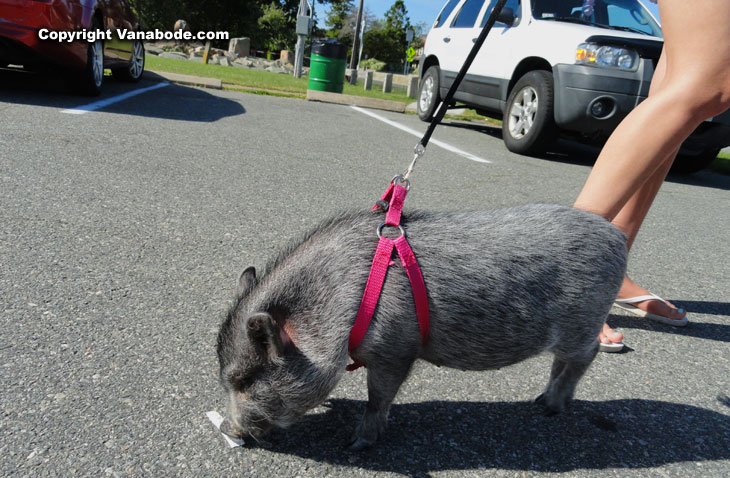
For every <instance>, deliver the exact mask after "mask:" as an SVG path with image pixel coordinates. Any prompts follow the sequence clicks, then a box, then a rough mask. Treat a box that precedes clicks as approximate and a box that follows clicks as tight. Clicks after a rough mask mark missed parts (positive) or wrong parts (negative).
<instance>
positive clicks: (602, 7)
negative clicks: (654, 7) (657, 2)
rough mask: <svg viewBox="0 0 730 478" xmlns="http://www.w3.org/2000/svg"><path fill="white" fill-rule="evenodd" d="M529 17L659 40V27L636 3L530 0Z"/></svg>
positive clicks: (625, 0) (620, 0)
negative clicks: (640, 34)
mask: <svg viewBox="0 0 730 478" xmlns="http://www.w3.org/2000/svg"><path fill="white" fill-rule="evenodd" d="M532 16H533V17H535V19H536V20H552V21H561V22H569V23H581V24H585V25H594V26H597V27H601V28H609V29H612V30H621V31H629V32H634V33H642V34H645V35H652V36H656V37H660V38H661V37H662V30H661V27H660V26H659V25H658V24H657V23H656V22H655V21H654V19H653V18H652V16H651V15H650V14H649V12H648V11H647V10H646V9H645V8H644V6H643V5H641V4H640V3H639V2H638V0H532Z"/></svg>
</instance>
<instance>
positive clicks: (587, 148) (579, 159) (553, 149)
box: [443, 120, 730, 191]
mask: <svg viewBox="0 0 730 478" xmlns="http://www.w3.org/2000/svg"><path fill="white" fill-rule="evenodd" d="M443 125H444V126H448V127H452V128H461V129H468V130H472V131H475V132H479V133H484V134H487V135H489V136H491V137H493V138H497V139H499V140H501V139H502V129H501V128H500V127H498V126H493V125H487V124H484V123H478V122H466V121H454V120H444V122H443ZM600 152H601V148H600V147H599V146H596V145H591V144H583V143H580V142H578V141H571V140H569V139H558V140H557V141H556V142H555V144H553V145H552V146H550V150H549V151H548V152H547V153H545V154H543V155H541V156H538V158H539V159H546V160H548V161H554V162H558V163H564V164H573V165H578V166H585V167H588V168H592V167H593V164H594V163H595V162H596V159H597V158H598V155H599V154H600ZM667 181H668V182H674V183H679V184H686V185H689V186H701V187H709V188H714V189H721V190H726V191H730V176H724V175H721V174H717V173H714V172H712V171H709V170H703V171H699V172H697V173H694V174H676V173H670V174H669V176H667Z"/></svg>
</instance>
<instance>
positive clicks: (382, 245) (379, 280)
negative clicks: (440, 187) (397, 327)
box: [347, 0, 593, 371]
mask: <svg viewBox="0 0 730 478" xmlns="http://www.w3.org/2000/svg"><path fill="white" fill-rule="evenodd" d="M506 3H507V0H497V3H496V5H495V6H494V8H492V12H491V13H490V14H489V18H488V19H487V22H486V23H485V24H484V27H483V28H482V31H481V33H480V34H479V37H477V38H476V40H475V42H474V46H472V48H471V51H470V52H469V54H468V55H467V57H466V60H465V61H464V64H463V65H462V67H461V69H460V70H459V73H458V74H457V75H456V78H454V81H453V82H452V83H451V87H450V88H449V92H448V93H447V94H446V97H445V98H444V100H443V101H442V102H441V106H440V107H439V108H438V111H437V112H436V114H435V115H434V117H433V119H432V120H431V124H430V125H429V126H428V128H427V129H426V133H425V134H424V135H423V138H421V141H420V142H419V143H418V144H417V145H416V151H415V153H416V156H415V157H414V158H413V161H412V162H411V165H410V166H409V167H408V170H407V171H406V173H405V174H404V175H403V176H396V177H395V178H393V180H392V181H391V183H390V187H388V189H387V190H386V191H385V194H384V195H383V197H382V198H381V201H388V202H389V204H390V206H389V208H388V212H387V214H386V217H385V222H384V223H382V224H381V225H380V226H379V227H378V237H380V242H378V247H377V249H376V250H375V257H373V265H372V267H371V268H370V276H369V277H368V282H367V285H366V286H365V293H364V294H363V296H362V301H361V302H360V310H358V311H357V318H356V319H355V325H354V326H353V327H352V331H351V332H350V340H349V343H348V349H349V351H350V357H352V353H353V351H354V350H355V349H356V348H357V347H358V346H359V345H360V343H361V342H362V340H363V338H364V337H365V334H366V333H367V331H368V327H369V326H370V319H372V317H373V313H374V312H375V307H376V306H377V305H378V299H379V298H380V292H381V290H382V289H383V281H385V275H386V274H387V273H388V266H390V265H393V264H394V262H393V261H392V260H390V258H391V256H392V254H393V249H394V248H395V250H396V251H398V255H399V256H400V258H401V262H402V263H403V267H404V268H405V269H406V273H407V274H408V280H410V281H411V290H412V292H413V300H414V301H415V303H416V315H417V316H418V325H419V327H420V328H421V340H422V341H423V343H426V340H427V339H428V322H429V318H428V297H427V295H426V285H425V284H424V283H423V276H422V275H421V269H420V268H419V267H418V262H417V261H416V256H414V255H413V251H412V250H411V246H409V245H408V241H407V240H406V236H405V232H404V231H403V228H402V227H401V226H400V216H401V209H402V208H403V200H404V199H405V197H406V193H407V192H408V189H407V188H405V187H403V186H401V185H400V184H398V183H399V182H402V183H404V184H410V183H409V182H408V177H409V176H410V174H411V172H412V171H413V167H414V166H415V164H416V161H417V160H418V159H419V158H420V157H421V156H423V153H424V152H425V150H426V146H427V145H428V142H429V140H430V139H431V135H432V134H433V131H434V130H435V129H436V125H438V124H439V123H440V122H441V120H442V119H443V118H444V115H446V110H448V109H449V106H450V105H452V104H453V103H452V100H453V99H454V94H455V93H456V89H457V88H458V87H459V85H460V84H461V81H462V80H463V79H464V77H465V76H466V72H467V71H468V70H469V67H470V66H471V64H472V62H473V61H474V58H476V56H477V52H478V51H479V48H481V46H482V45H483V44H484V41H485V40H486V39H487V35H488V34H489V31H490V30H491V29H492V27H493V26H494V24H495V23H496V22H497V17H498V16H499V14H500V12H501V11H502V8H504V5H505V4H506ZM585 3H586V4H591V5H592V4H593V1H592V0H591V1H586V2H585ZM396 179H398V180H396ZM377 208H379V206H378V205H376V206H374V207H373V209H377ZM386 225H387V226H395V227H398V228H399V229H400V230H401V236H400V237H399V238H398V239H396V240H391V239H388V238H386V237H383V236H382V235H381V234H380V232H381V231H382V229H383V226H386ZM352 360H353V362H354V363H353V364H351V365H348V366H347V370H350V371H352V370H355V369H357V368H360V367H362V366H365V364H363V363H361V362H359V361H358V360H355V358H353V359H352Z"/></svg>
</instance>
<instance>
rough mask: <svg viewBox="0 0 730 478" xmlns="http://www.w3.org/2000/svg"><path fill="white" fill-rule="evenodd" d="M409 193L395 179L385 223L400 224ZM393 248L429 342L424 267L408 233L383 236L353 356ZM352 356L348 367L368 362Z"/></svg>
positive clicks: (361, 311) (356, 330) (387, 198)
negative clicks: (417, 257)
mask: <svg viewBox="0 0 730 478" xmlns="http://www.w3.org/2000/svg"><path fill="white" fill-rule="evenodd" d="M407 193H408V190H407V189H406V188H404V187H403V186H401V185H400V184H393V183H391V185H390V186H389V187H388V189H387V190H386V191H385V194H384V195H383V197H382V198H381V200H383V201H389V202H390V206H389V207H388V212H387V214H386V217H385V222H384V224H387V225H389V226H397V227H399V226H400V219H401V211H402V209H403V201H404V200H405V197H406V194H407ZM377 207H378V206H377V205H376V206H373V209H377ZM393 249H395V250H396V252H397V253H398V255H399V256H400V258H401V263H402V264H403V268H404V269H405V270H406V274H407V275H408V280H409V281H410V283H411V290H412V292H413V300H414V302H415V305H416V315H417V317H418V326H419V328H420V329H421V340H422V342H423V343H424V344H425V343H426V340H428V331H429V312H428V295H427V294H426V284H425V283H424V281H423V275H422V274H421V269H420V267H419V266H418V261H417V260H416V256H415V254H413V250H412V249H411V246H410V244H408V240H407V239H406V237H405V235H402V236H400V237H399V238H398V239H395V240H392V239H388V238H387V237H382V236H381V237H380V241H379V242H378V246H377V248H376V249H375V256H374V257H373V263H372V266H371V267H370V276H369V277H368V281H367V284H366V285H365V292H364V293H363V296H362V300H361V301H360V309H359V310H358V311H357V317H356V318H355V324H354V325H353V327H352V331H351V332H350V338H349V341H348V350H349V352H350V357H352V353H353V351H354V350H355V349H356V348H357V347H358V346H359V345H360V343H361V342H362V340H363V339H364V338H365V334H366V333H367V331H368V328H369V327H370V321H371V319H372V317H373V314H374V313H375V308H376V307H377V305H378V300H379V299H380V293H381V291H382V290H383V282H384V281H385V276H386V275H387V273H388V267H389V266H390V265H393V264H394V263H393V261H392V260H391V256H392V255H393ZM352 360H353V363H352V364H350V365H348V366H347V370H348V371H353V370H357V369H358V368H360V367H363V366H365V364H363V363H362V362H359V361H358V360H355V359H354V358H353V359H352Z"/></svg>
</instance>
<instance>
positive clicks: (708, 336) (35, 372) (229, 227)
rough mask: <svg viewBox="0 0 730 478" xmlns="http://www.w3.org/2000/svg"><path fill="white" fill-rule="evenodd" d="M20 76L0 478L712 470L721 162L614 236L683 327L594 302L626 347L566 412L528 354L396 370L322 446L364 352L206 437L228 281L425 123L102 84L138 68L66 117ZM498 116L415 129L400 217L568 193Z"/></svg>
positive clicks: (588, 155)
mask: <svg viewBox="0 0 730 478" xmlns="http://www.w3.org/2000/svg"><path fill="white" fill-rule="evenodd" d="M19 75H20V74H18V73H8V72H0V82H3V83H2V84H3V86H2V88H1V89H0V125H1V127H0V205H1V207H0V222H1V223H2V228H0V307H1V310H2V316H1V319H0V324H1V325H2V330H3V333H2V340H1V341H0V358H1V364H2V374H1V375H0V411H1V412H2V420H0V456H2V459H1V460H0V475H2V476H34V477H43V476H94V477H98V476H121V477H125V476H155V477H160V476H190V477H193V476H194V477H200V476H257V477H261V476H265V477H274V476H287V477H296V476H298V477H321V476H332V477H350V476H368V477H369V476H382V477H385V476H388V477H391V476H434V477H464V476H468V477H471V476H473V477H483V476H498V477H502V476H504V477H523V476H541V477H542V476H561V477H599V476H600V477H606V476H616V477H646V476H650V477H654V476H656V477H671V476H682V477H684V476H692V477H723V476H728V475H730V397H729V396H728V395H730V378H729V377H730V373H729V372H730V354H729V353H728V343H730V288H729V287H728V275H729V274H728V273H729V271H730V266H728V261H727V255H728V238H729V237H730V221H728V220H727V211H726V210H727V207H728V204H730V202H729V201H728V199H729V198H730V177H728V176H721V175H718V174H716V173H713V172H710V171H703V172H700V173H698V174H696V175H693V176H690V177H670V178H669V180H668V181H667V183H666V184H665V185H664V187H663V188H662V190H661V191H660V193H659V196H658V198H657V200H656V203H655V205H654V207H653V208H652V210H651V212H650V214H649V216H648V218H647V220H646V222H645V225H644V228H643V229H642V232H641V234H640V236H639V238H638V240H637V242H636V244H635V246H634V248H633V250H632V254H631V261H630V265H629V272H630V274H631V276H632V277H633V278H634V279H635V280H637V281H638V282H639V283H641V284H643V285H644V286H646V287H648V288H649V289H651V290H652V291H654V292H656V293H657V294H659V295H662V296H663V297H665V298H667V299H669V300H671V301H673V302H674V303H675V304H677V305H679V306H682V307H684V308H686V309H687V310H689V314H690V321H691V323H690V325H689V326H688V327H686V328H684V329H677V328H672V327H668V326H663V325H658V324H654V323H649V322H646V321H643V320H641V319H635V318H629V317H627V316H625V315H622V314H621V313H620V312H616V311H614V312H615V315H613V314H612V315H611V317H610V323H611V324H612V325H613V326H615V327H617V328H619V329H620V330H621V331H622V332H623V333H624V335H625V337H626V339H625V342H626V344H627V345H628V346H629V349H628V350H627V352H626V353H621V354H599V356H598V357H597V359H596V360H595V362H594V364H593V365H592V367H591V368H590V369H589V371H588V373H587V375H586V376H585V378H584V379H583V380H582V382H581V383H580V385H579V387H578V391H577V394H576V400H575V401H574V402H573V403H572V405H571V407H570V409H569V410H568V411H567V412H565V413H563V414H561V415H559V416H557V417H551V418H546V417H544V416H542V415H540V413H539V410H538V409H537V407H536V406H535V405H534V404H533V403H532V400H533V399H534V398H535V397H536V396H537V395H538V394H539V393H540V392H541V391H542V388H543V387H544V385H545V383H546V381H547V377H548V373H549V366H550V357H547V356H541V357H537V358H534V359H531V360H528V361H526V362H523V363H521V364H518V365H515V366H512V367H508V368H505V369H502V370H499V371H495V372H483V373H471V372H459V371H455V370H449V369H445V368H437V367H434V366H432V365H429V364H426V363H418V364H417V365H416V367H415V369H414V370H413V372H412V375H411V377H410V378H409V380H408V381H407V382H406V384H405V385H404V386H403V388H402V389H401V391H400V393H399V395H398V397H397V399H396V403H395V404H394V406H393V407H392V410H391V418H390V422H389V427H388V429H387V432H386V434H385V436H384V437H383V438H382V440H381V442H380V443H379V444H378V445H377V446H376V447H375V448H374V449H372V450H368V451H365V452H360V453H352V452H348V451H347V450H346V445H347V443H348V441H349V438H350V434H351V432H352V430H353V428H354V426H355V424H356V423H357V420H358V419H359V417H360V415H361V413H362V412H363V410H364V404H365V400H366V397H367V394H366V385H365V372H364V371H363V370H360V371H357V372H354V373H351V374H347V375H345V377H344V378H343V380H342V381H341V382H340V384H339V385H338V387H337V389H336V390H335V391H334V393H333V394H332V397H331V399H330V400H329V401H328V402H326V403H324V404H323V405H322V406H320V407H318V408H316V409H314V410H312V411H311V412H310V413H309V414H308V415H307V416H305V417H304V418H303V419H302V420H301V421H300V422H299V423H297V424H295V425H293V426H292V427H291V428H290V429H288V430H286V431H275V432H273V433H272V434H271V435H270V436H269V437H267V439H266V442H263V443H260V444H255V443H251V444H248V445H247V446H245V447H242V448H234V449H230V448H227V447H226V445H225V442H224V441H223V439H222V437H221V436H220V434H219V433H218V432H217V431H216V430H215V429H214V428H213V426H212V425H211V424H210V422H209V421H208V419H207V418H206V416H205V412H206V411H209V410H217V411H220V412H223V411H224V407H225V403H224V397H223V394H222V389H221V387H220V386H219V384H218V381H217V373H218V370H217V367H218V361H217V357H216V355H215V337H216V334H217V330H218V326H219V324H220V322H221V321H222V319H223V315H224V313H225V311H226V308H227V306H228V304H229V302H230V300H231V299H232V296H233V291H234V287H235V283H236V278H237V277H238V275H239V274H240V272H241V271H242V270H243V269H244V268H245V267H246V266H249V265H255V266H258V267H261V266H263V265H264V264H265V262H266V261H267V260H268V259H269V258H270V257H271V256H272V255H273V254H275V253H276V251H277V250H278V249H279V248H280V247H282V246H283V245H284V244H285V243H286V242H287V241H288V240H289V239H290V238H292V237H293V236H296V235H298V234H300V233H302V232H303V231H305V230H308V229H309V228H311V227H312V225H313V224H316V223H317V222H318V221H320V220H322V219H323V218H326V217H327V216H328V215H330V214H332V213H333V212H335V211H338V210H340V209H343V208H367V207H369V206H370V205H371V204H372V203H373V202H374V200H375V199H377V198H378V197H379V196H380V194H381V193H382V192H383V190H384V189H385V187H386V185H387V183H388V181H389V180H390V179H391V178H392V177H393V175H394V174H396V173H399V172H402V171H403V170H404V169H405V167H406V166H407V165H408V163H409V162H410V160H411V159H412V149H413V146H414V145H415V144H416V142H417V140H418V138H417V137H416V136H414V135H413V134H411V133H410V132H409V131H407V130H406V129H410V130H413V131H416V132H423V131H424V130H425V123H422V122H420V121H419V120H418V117H417V116H415V115H404V114H398V113H390V112H382V111H370V110H368V112H369V113H371V114H370V115H369V114H366V113H365V112H364V111H362V110H357V109H353V108H351V107H349V106H340V105H332V104H325V103H313V102H307V101H303V100H298V99H288V98H278V97H267V96H257V95H247V94H243V93H238V92H231V91H225V90H224V91H218V90H204V89H196V88H192V87H185V86H179V85H167V86H162V87H159V88H157V89H154V90H149V91H147V92H145V93H142V94H138V95H136V96H130V97H128V98H127V99H124V100H121V101H116V102H114V101H112V100H114V99H115V97H116V96H117V95H120V94H123V93H128V92H131V91H133V90H135V89H139V88H146V87H150V86H155V85H156V84H157V83H158V82H159V81H160V79H159V78H154V77H152V76H150V77H147V78H145V79H143V81H142V82H141V83H140V84H138V85H133V86H130V85H127V84H123V83H117V82H114V81H111V80H110V81H109V82H108V83H109V84H107V85H106V86H105V91H104V94H103V97H102V98H101V99H102V100H110V101H112V102H110V103H109V104H108V105H107V106H102V107H99V108H96V109H94V110H93V111H87V112H84V113H80V114H78V113H77V114H73V113H69V112H68V110H75V109H77V108H79V107H83V106H84V105H86V104H88V103H91V102H94V101H97V100H98V99H95V100H89V99H86V98H83V97H77V96H72V95H70V94H68V93H66V91H65V90H64V89H63V88H62V87H59V86H57V85H55V84H54V83H49V82H48V81H47V80H46V79H40V78H38V77H35V76H19ZM75 111H77V112H78V111H83V108H82V109H81V110H75ZM373 115H375V116H373ZM383 120H387V121H389V122H386V121H383ZM394 123H395V124H394ZM396 125H399V126H400V127H397V126H396ZM500 135H501V133H500V131H499V130H498V129H496V128H493V127H490V126H486V125H481V124H474V123H472V124H470V123H460V122H450V121H446V123H445V124H444V125H443V126H440V127H439V128H437V130H436V133H435V135H434V138H435V139H437V140H439V141H441V142H442V143H441V145H437V144H433V145H431V146H429V149H428V151H427V153H426V156H425V157H424V158H423V160H422V161H421V162H420V163H419V164H418V166H417V168H416V171H415V173H414V176H413V187H412V189H411V192H410V194H409V197H408V201H407V203H406V210H408V209H416V208H419V209H433V210H476V209H494V208H501V207H509V206H515V205H521V204H528V203H558V204H566V205H569V204H571V203H572V201H573V199H574V198H575V197H576V195H577V193H578V191H579V190H580V188H581V186H582V184H583V182H584V181H585V179H586V177H587V175H588V173H589V171H590V167H591V164H592V161H593V160H594V159H595V155H596V151H595V150H594V149H591V148H588V147H582V146H576V145H574V144H570V143H567V142H564V143H560V144H559V145H557V146H556V147H555V149H554V150H553V151H552V152H551V153H550V154H548V155H547V156H546V157H544V158H529V157H523V156H518V155H514V154H511V153H509V152H508V151H507V150H506V149H505V148H504V146H503V144H502V141H501V136H500ZM416 252H417V251H416Z"/></svg>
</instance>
